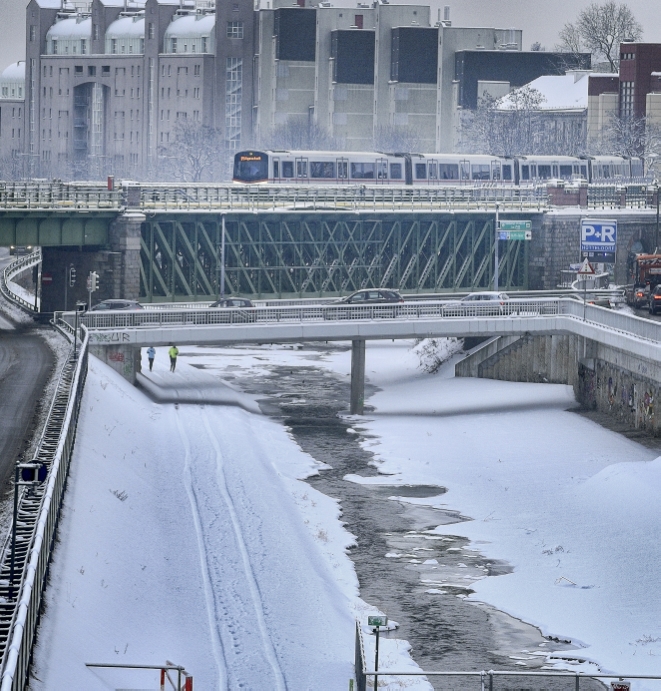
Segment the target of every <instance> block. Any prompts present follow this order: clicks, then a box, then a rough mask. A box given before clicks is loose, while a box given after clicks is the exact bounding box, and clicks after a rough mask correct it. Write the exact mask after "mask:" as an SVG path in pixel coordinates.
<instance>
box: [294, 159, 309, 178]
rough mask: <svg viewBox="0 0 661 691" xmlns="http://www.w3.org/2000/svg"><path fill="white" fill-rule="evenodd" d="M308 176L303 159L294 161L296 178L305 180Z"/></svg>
mask: <svg viewBox="0 0 661 691" xmlns="http://www.w3.org/2000/svg"><path fill="white" fill-rule="evenodd" d="M307 176H308V162H307V161H306V160H305V159H304V158H299V159H298V160H297V161H296V177H297V178H306V177H307Z"/></svg>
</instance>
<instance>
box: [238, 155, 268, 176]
mask: <svg viewBox="0 0 661 691" xmlns="http://www.w3.org/2000/svg"><path fill="white" fill-rule="evenodd" d="M232 179H233V180H234V182H241V183H245V184H250V183H257V182H268V180H269V157H268V154H266V153H265V152H263V151H239V152H238V153H237V154H235V156H234V175H233V177H232Z"/></svg>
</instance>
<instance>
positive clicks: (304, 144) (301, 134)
mask: <svg viewBox="0 0 661 691" xmlns="http://www.w3.org/2000/svg"><path fill="white" fill-rule="evenodd" d="M262 146H264V147H265V148H267V149H275V150H280V149H285V150H287V149H292V150H294V151H311V150H317V151H335V150H337V149H339V148H341V146H340V145H339V143H338V141H337V140H336V139H335V138H334V137H333V136H331V135H330V133H329V132H327V131H326V130H325V129H324V128H323V127H320V126H319V125H318V124H317V123H316V122H309V123H308V122H302V121H301V120H295V119H293V118H290V119H289V120H287V122H286V123H285V124H283V125H279V126H277V127H275V128H273V130H271V132H270V133H269V135H268V136H266V137H265V138H264V139H263V141H262Z"/></svg>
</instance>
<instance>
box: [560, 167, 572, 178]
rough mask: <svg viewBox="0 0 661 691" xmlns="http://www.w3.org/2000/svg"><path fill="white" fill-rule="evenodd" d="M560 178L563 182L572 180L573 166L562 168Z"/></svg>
mask: <svg viewBox="0 0 661 691" xmlns="http://www.w3.org/2000/svg"><path fill="white" fill-rule="evenodd" d="M560 177H561V178H562V179H563V180H569V179H570V178H571V166H560Z"/></svg>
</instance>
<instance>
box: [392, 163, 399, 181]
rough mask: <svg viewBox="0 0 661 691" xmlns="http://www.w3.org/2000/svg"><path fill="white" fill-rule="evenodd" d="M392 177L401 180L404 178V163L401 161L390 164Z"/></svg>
mask: <svg viewBox="0 0 661 691" xmlns="http://www.w3.org/2000/svg"><path fill="white" fill-rule="evenodd" d="M390 179H391V180H401V179H402V164H401V163H391V164H390Z"/></svg>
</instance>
